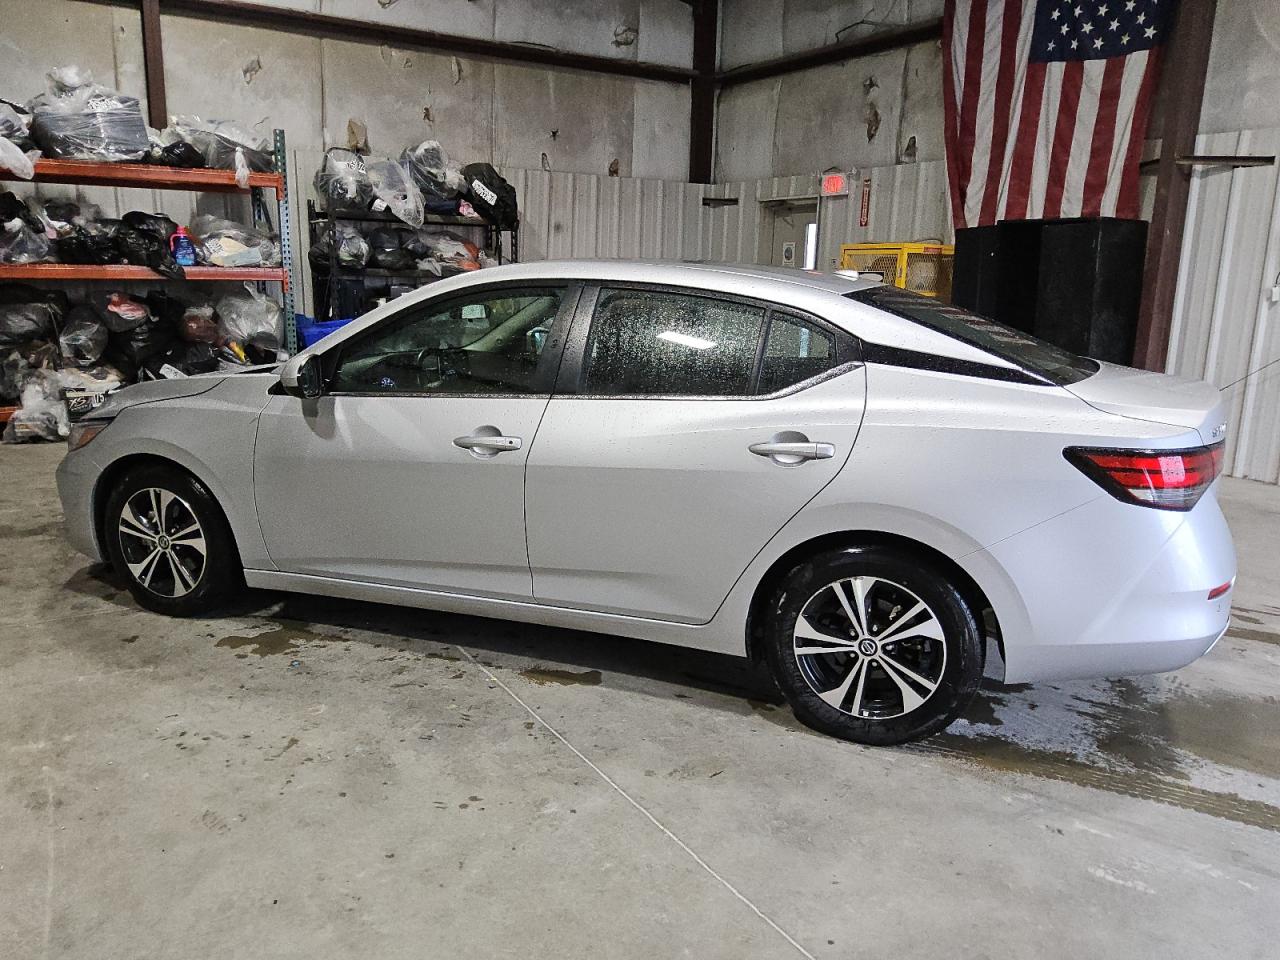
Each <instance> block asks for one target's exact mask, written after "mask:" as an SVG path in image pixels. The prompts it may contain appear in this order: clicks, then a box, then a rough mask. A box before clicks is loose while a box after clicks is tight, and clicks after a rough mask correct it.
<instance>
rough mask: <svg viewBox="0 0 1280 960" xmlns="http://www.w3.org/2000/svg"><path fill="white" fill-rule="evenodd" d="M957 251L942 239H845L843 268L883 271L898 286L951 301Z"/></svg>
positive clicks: (842, 250) (841, 260) (873, 271)
mask: <svg viewBox="0 0 1280 960" xmlns="http://www.w3.org/2000/svg"><path fill="white" fill-rule="evenodd" d="M955 254H956V248H955V247H953V246H950V245H948V244H941V243H844V244H841V245H840V269H841V270H857V271H858V272H859V273H866V272H870V273H880V274H883V275H884V278H885V281H886V282H888V283H892V284H893V285H894V286H895V287H902V288H903V289H904V290H910V291H912V292H913V293H922V294H924V295H925V296H926V297H937V298H938V299H939V300H942V301H944V302H950V300H951V266H952V263H953V262H954V260H955Z"/></svg>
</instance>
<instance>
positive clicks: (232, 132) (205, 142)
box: [160, 116, 275, 187]
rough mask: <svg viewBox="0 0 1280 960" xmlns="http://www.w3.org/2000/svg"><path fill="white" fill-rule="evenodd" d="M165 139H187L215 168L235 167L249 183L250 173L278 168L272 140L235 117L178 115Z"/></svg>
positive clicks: (240, 181) (241, 181)
mask: <svg viewBox="0 0 1280 960" xmlns="http://www.w3.org/2000/svg"><path fill="white" fill-rule="evenodd" d="M160 136H161V140H164V141H168V142H174V141H176V140H184V141H186V142H187V143H189V144H191V145H192V146H193V147H195V148H196V149H197V150H199V151H200V153H201V154H203V155H204V161H205V163H206V164H208V165H209V166H210V167H212V168H214V169H215V170H234V171H235V172H236V182H237V183H238V184H239V185H240V186H241V187H248V186H249V173H250V172H251V171H254V172H257V173H267V172H270V171H271V170H273V169H275V160H274V158H273V156H272V152H271V141H270V140H268V139H267V138H266V137H263V136H260V135H258V134H256V133H254V132H253V131H252V130H248V129H246V128H245V127H242V126H240V124H238V123H236V122H235V121H233V120H202V119H200V117H196V116H182V117H174V118H173V123H172V125H171V126H170V127H169V128H167V129H166V130H165V131H164V132H163V133H162V134H161V135H160Z"/></svg>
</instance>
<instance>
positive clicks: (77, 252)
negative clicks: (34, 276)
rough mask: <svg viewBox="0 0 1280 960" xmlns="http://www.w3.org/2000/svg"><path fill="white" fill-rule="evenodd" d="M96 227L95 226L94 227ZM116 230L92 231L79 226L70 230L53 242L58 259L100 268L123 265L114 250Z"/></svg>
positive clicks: (121, 259)
mask: <svg viewBox="0 0 1280 960" xmlns="http://www.w3.org/2000/svg"><path fill="white" fill-rule="evenodd" d="M95 226H96V225H95ZM117 232H118V228H117V229H112V230H109V231H108V230H93V229H90V228H88V227H82V226H80V225H79V224H77V225H76V226H74V227H72V228H71V233H69V234H68V235H67V236H65V237H59V238H58V239H57V240H55V241H54V242H53V246H54V249H55V250H57V251H58V259H59V260H61V261H62V262H63V263H85V264H94V265H97V266H102V265H105V264H110V263H123V262H124V258H123V257H122V256H121V255H120V251H119V250H118V249H117V248H116V233H117Z"/></svg>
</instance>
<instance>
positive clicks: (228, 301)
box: [217, 284, 283, 350]
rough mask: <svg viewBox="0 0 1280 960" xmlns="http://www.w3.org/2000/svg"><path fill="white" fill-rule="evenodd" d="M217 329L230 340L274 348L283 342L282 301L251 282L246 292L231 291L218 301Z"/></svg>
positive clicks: (245, 289) (246, 287) (246, 286)
mask: <svg viewBox="0 0 1280 960" xmlns="http://www.w3.org/2000/svg"><path fill="white" fill-rule="evenodd" d="M217 313H218V330H219V332H221V333H222V335H223V337H225V338H226V339H227V340H234V341H237V342H239V343H242V344H246V345H247V344H250V343H253V344H256V345H257V346H259V347H263V348H265V349H269V350H274V349H276V348H277V347H278V346H279V344H280V334H279V328H280V321H281V317H282V316H283V313H282V311H281V309H280V305H279V304H278V303H275V302H274V301H272V300H269V299H268V298H267V297H265V296H264V295H263V294H260V293H258V291H257V290H254V289H253V288H252V287H250V286H249V285H248V284H246V285H245V288H244V292H243V293H230V294H227V295H226V296H225V297H223V298H222V299H221V300H219V301H218V304H217Z"/></svg>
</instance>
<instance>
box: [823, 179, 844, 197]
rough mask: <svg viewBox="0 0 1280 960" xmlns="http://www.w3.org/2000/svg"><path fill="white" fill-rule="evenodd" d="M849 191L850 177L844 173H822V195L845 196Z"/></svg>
mask: <svg viewBox="0 0 1280 960" xmlns="http://www.w3.org/2000/svg"><path fill="white" fill-rule="evenodd" d="M848 193H849V178H848V176H846V175H845V174H843V173H824V174H823V175H822V195H823V196H824V197H843V196H847V195H848Z"/></svg>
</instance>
